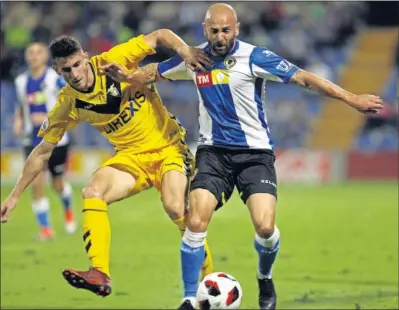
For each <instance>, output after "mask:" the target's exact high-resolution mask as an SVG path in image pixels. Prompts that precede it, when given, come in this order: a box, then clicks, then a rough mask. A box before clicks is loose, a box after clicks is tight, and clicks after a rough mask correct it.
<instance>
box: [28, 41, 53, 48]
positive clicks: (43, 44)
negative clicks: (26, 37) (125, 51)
mask: <svg viewBox="0 0 399 310" xmlns="http://www.w3.org/2000/svg"><path fill="white" fill-rule="evenodd" d="M36 44H37V45H40V46H43V47H45V48H47V47H48V45H47V43H45V42H44V41H40V40H33V41H31V42H30V43H29V44H28V46H27V47H26V48H29V47H31V46H32V45H36Z"/></svg>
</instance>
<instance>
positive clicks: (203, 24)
mask: <svg viewBox="0 0 399 310" xmlns="http://www.w3.org/2000/svg"><path fill="white" fill-rule="evenodd" d="M202 30H203V31H204V36H205V37H206V26H205V23H202Z"/></svg>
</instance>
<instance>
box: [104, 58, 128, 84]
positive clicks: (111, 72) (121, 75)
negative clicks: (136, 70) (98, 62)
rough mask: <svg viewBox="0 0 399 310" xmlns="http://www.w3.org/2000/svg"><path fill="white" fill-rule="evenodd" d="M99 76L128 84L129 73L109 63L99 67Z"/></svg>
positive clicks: (117, 65) (115, 64) (119, 66)
mask: <svg viewBox="0 0 399 310" xmlns="http://www.w3.org/2000/svg"><path fill="white" fill-rule="evenodd" d="M98 74H99V75H107V76H109V77H110V78H111V79H113V80H114V81H116V82H119V83H122V82H128V79H129V72H128V71H127V70H125V68H123V67H122V66H121V65H119V64H117V63H114V62H110V63H107V64H105V65H104V66H101V67H99V72H98Z"/></svg>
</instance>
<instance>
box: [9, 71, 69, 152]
mask: <svg viewBox="0 0 399 310" xmlns="http://www.w3.org/2000/svg"><path fill="white" fill-rule="evenodd" d="M65 85H66V83H65V81H64V79H63V78H62V77H60V76H58V75H57V73H56V72H55V71H54V70H53V69H52V68H50V67H49V68H48V69H47V70H46V72H45V73H44V74H43V76H41V77H39V78H36V79H34V78H32V77H31V76H30V74H29V71H26V72H24V73H22V74H20V75H19V76H18V77H17V78H16V79H15V87H16V90H17V98H18V104H19V105H20V106H21V107H22V113H23V122H24V140H23V144H24V145H26V146H36V145H38V144H39V143H40V141H41V140H42V138H40V137H38V136H37V134H38V132H39V129H40V126H41V124H40V125H34V124H32V119H31V115H32V114H33V113H46V114H47V113H48V112H50V110H51V109H52V108H53V106H54V105H55V104H56V103H57V98H58V93H59V92H60V90H61V88H63V87H64V86H65ZM68 142H69V135H68V133H66V134H65V135H64V137H63V138H62V139H61V140H60V142H59V143H58V146H62V145H65V144H68Z"/></svg>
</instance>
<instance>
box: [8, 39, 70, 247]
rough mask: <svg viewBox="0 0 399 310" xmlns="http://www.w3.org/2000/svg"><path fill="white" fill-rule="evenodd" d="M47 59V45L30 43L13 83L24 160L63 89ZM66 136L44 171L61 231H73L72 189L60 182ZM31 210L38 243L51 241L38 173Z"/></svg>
mask: <svg viewBox="0 0 399 310" xmlns="http://www.w3.org/2000/svg"><path fill="white" fill-rule="evenodd" d="M48 59H49V54H48V48H47V45H46V44H45V43H43V42H32V43H30V44H29V45H28V46H27V48H26V50H25V60H26V63H27V65H28V70H27V71H26V72H24V73H22V74H21V75H19V76H18V77H17V78H16V80H15V86H16V90H17V98H18V103H17V107H16V109H15V118H14V128H13V129H14V135H15V136H17V137H20V138H21V139H22V144H23V146H24V153H25V156H26V158H27V157H28V156H29V155H30V153H31V152H32V150H33V149H34V148H35V147H36V146H37V145H38V144H39V143H40V142H41V140H42V138H39V137H37V134H38V132H39V129H40V126H41V124H42V123H43V121H44V120H45V119H46V118H47V113H48V112H49V111H50V110H51V108H52V107H53V106H54V105H55V103H56V102H57V95H58V93H59V91H60V89H61V88H62V87H64V86H65V82H64V80H62V78H60V77H58V75H57V73H56V72H55V71H54V70H53V69H52V68H50V67H48V65H47V62H48ZM68 146H69V136H68V135H65V136H64V137H63V139H62V140H61V141H60V142H59V143H58V145H57V147H56V148H55V149H54V152H53V153H52V155H51V157H50V159H49V161H48V167H47V168H48V170H49V172H50V174H51V184H52V187H53V189H54V190H55V191H56V192H57V194H58V196H59V197H60V201H61V203H62V205H63V208H64V219H65V231H66V232H67V233H73V232H75V230H76V224H75V220H74V214H73V209H72V187H71V185H70V184H69V183H67V182H66V181H65V180H64V172H65V168H66V162H67V158H68ZM32 196H33V197H32V198H33V199H32V200H33V201H32V209H33V212H34V214H35V216H36V220H37V223H38V224H39V234H38V239H39V240H40V241H47V240H51V239H53V237H54V231H53V229H52V226H51V223H50V221H49V209H50V201H49V199H48V198H47V197H46V195H45V174H44V171H43V172H42V173H40V174H39V175H38V176H37V177H36V178H35V180H34V181H33V183H32Z"/></svg>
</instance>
